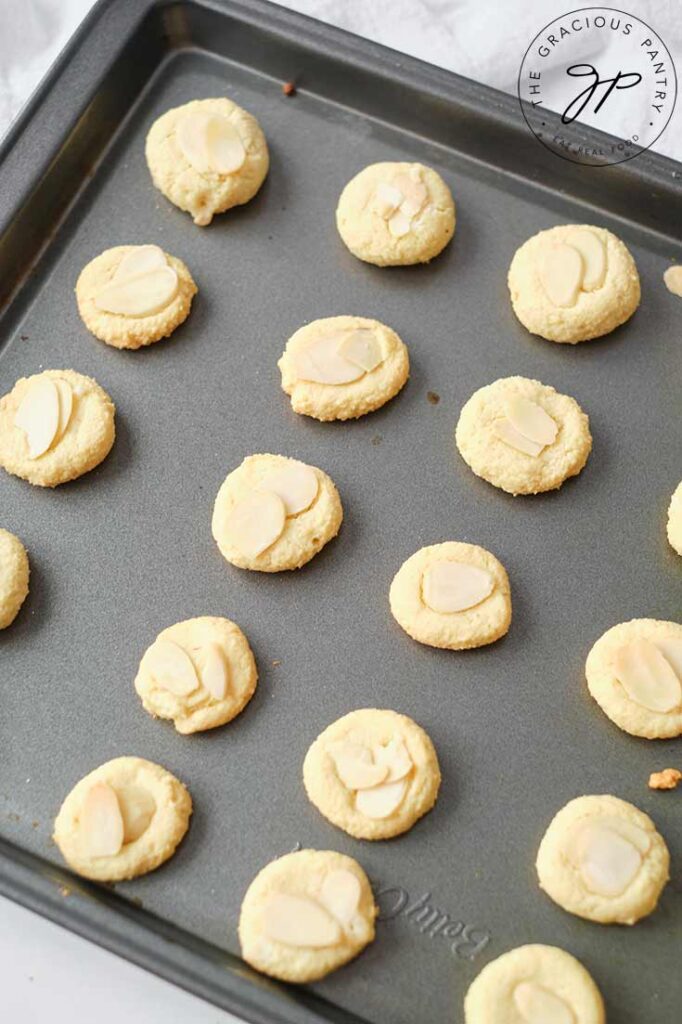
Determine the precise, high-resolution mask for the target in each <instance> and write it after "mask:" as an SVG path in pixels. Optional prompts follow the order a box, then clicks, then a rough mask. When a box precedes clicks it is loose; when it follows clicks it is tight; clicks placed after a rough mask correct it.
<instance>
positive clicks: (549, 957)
mask: <svg viewBox="0 0 682 1024" xmlns="http://www.w3.org/2000/svg"><path fill="white" fill-rule="evenodd" d="M464 1020H465V1024H604V1021H605V1020H606V1016H605V1011H604V1001H603V1000H602V997H601V994H600V992H599V989H598V988H597V986H596V985H595V983H594V981H593V980H592V978H591V976H590V975H589V974H588V972H587V971H586V970H585V968H584V967H583V965H582V964H581V963H580V961H579V960H576V958H575V957H574V956H571V954H570V953H566V952H565V951H564V950H563V949H557V947H556V946H541V945H532V946H518V947H517V948H516V949H510V950H509V952H508V953H503V954H502V956H498V957H497V959H496V960H492V961H491V962H490V963H489V964H487V965H486V966H485V967H484V968H483V970H482V971H481V973H480V974H479V975H478V977H476V978H475V979H474V981H473V982H472V984H471V985H470V987H469V991H468V992H467V994H466V998H465V1000H464Z"/></svg>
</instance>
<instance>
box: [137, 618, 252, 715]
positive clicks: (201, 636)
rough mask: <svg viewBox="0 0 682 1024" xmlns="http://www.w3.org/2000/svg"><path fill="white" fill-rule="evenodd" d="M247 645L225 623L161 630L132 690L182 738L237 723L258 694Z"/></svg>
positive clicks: (197, 622) (190, 622) (199, 621)
mask: <svg viewBox="0 0 682 1024" xmlns="http://www.w3.org/2000/svg"><path fill="white" fill-rule="evenodd" d="M257 681H258V672H257V670H256V662H255V659H254V657H253V654H252V653H251V648H250V647H249V643H248V640H247V639H246V637H245V636H244V634H243V633H242V631H241V629H240V628H239V626H237V625H235V623H234V622H230V620H229V619H222V618H217V617H215V616H208V615H204V616H201V617H200V618H196V619H187V620H185V621H184V622H177V623H176V624H175V625H174V626H169V627H168V628H167V629H164V630H162V631H161V632H160V633H159V635H158V637H157V638H156V640H155V641H154V643H153V644H152V645H151V647H148V648H147V650H146V651H145V653H144V655H143V657H142V661H141V662H140V667H139V669H138V672H137V677H136V679H135V689H136V690H137V693H138V695H139V696H140V697H141V698H142V704H143V705H144V708H145V711H148V712H149V714H150V715H153V716H154V717H158V718H170V719H172V721H173V724H174V725H175V728H176V729H177V731H178V732H179V733H183V734H184V735H186V734H188V733H192V732H201V731H202V730H203V729H215V728H216V726H219V725H224V724H225V723H226V722H230V721H231V720H232V719H233V718H235V717H236V716H237V715H238V714H239V712H240V711H242V710H243V709H244V708H245V707H246V705H247V704H248V703H249V701H250V700H251V698H252V697H253V694H254V692H255V690H256V683H257Z"/></svg>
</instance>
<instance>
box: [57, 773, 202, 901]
mask: <svg viewBox="0 0 682 1024" xmlns="http://www.w3.org/2000/svg"><path fill="white" fill-rule="evenodd" d="M191 813H192V799H191V797H190V795H189V793H188V791H187V789H186V788H185V786H184V785H183V784H182V782H180V781H179V780H178V779H176V778H175V776H174V775H171V773H170V772H169V771H166V769H165V768H162V767H161V766H160V765H158V764H154V763H153V762H152V761H145V760H144V759H143V758H141V757H117V758H115V759H114V760H113V761H107V762H106V764H103V765H100V767H99V768H95V770H94V771H92V772H90V773H89V774H88V775H86V776H85V778H83V779H81V780H80V782H77V783H76V785H75V786H74V787H73V789H72V790H71V792H70V793H69V795H68V796H67V797H66V799H65V800H64V803H63V804H62V806H61V808H60V810H59V814H58V815H57V818H56V820H55V823H54V837H53V838H54V841H55V843H56V844H57V846H58V847H59V849H60V851H61V854H62V856H63V857H64V860H65V861H66V862H67V864H68V865H69V867H71V868H73V870H74V871H76V872H78V874H79V875H83V876H84V877H85V878H94V879H95V880H96V881H98V882H120V881H123V880H124V879H127V878H136V877H137V876H138V875H145V874H146V873H147V872H148V871H153V870H154V868H158V867H159V865H160V864H163V863H164V861H167V860H168V859H169V857H172V856H173V854H174V853H175V850H176V847H177V846H178V844H179V843H180V841H181V839H182V838H183V836H184V835H185V833H186V831H187V829H188V827H189V819H190V815H191Z"/></svg>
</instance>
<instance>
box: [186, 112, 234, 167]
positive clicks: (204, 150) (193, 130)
mask: <svg viewBox="0 0 682 1024" xmlns="http://www.w3.org/2000/svg"><path fill="white" fill-rule="evenodd" d="M175 138H176V141H177V144H178V146H179V147H180V150H181V152H182V153H183V155H184V156H185V158H186V159H187V160H188V161H189V163H190V164H191V165H192V167H193V168H194V169H195V171H198V172H199V174H208V173H211V172H214V173H216V174H233V173H234V172H235V171H238V170H239V168H240V167H242V166H243V164H244V161H245V160H246V150H245V148H244V144H243V142H242V140H241V136H240V135H239V132H238V131H237V129H236V128H235V126H234V125H233V124H232V122H231V121H230V120H229V119H228V118H226V117H223V116H222V115H221V114H214V113H208V112H206V111H202V110H194V111H190V113H188V114H186V115H185V116H184V117H183V118H182V119H181V120H180V121H179V122H178V125H177V127H176V129H175Z"/></svg>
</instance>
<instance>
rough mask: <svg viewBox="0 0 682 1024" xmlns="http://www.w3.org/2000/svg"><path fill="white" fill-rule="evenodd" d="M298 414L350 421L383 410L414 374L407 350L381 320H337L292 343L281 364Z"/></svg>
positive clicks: (316, 325) (300, 333)
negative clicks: (382, 407) (383, 406)
mask: <svg viewBox="0 0 682 1024" xmlns="http://www.w3.org/2000/svg"><path fill="white" fill-rule="evenodd" d="M277 365H278V366H279V368H280V370H281V372H282V389H283V390H284V391H286V393H287V394H288V395H291V407H292V409H293V410H294V412H298V413H302V414H303V415H304V416H312V417H313V418H314V419H316V420H350V419H356V418H357V417H358V416H364V415H365V413H368V412H374V410H375V409H380V408H381V406H382V405H385V404H386V402H388V401H389V400H390V399H391V398H393V397H394V396H395V395H397V394H398V392H399V391H400V389H401V388H402V387H403V385H404V384H405V383H406V381H407V378H408V377H409V375H410V359H409V356H408V353H407V347H406V346H405V345H404V344H403V342H402V341H401V340H400V338H399V337H398V335H397V334H396V333H395V331H392V330H391V328H390V327H386V325H385V324H381V323H379V321H378V320H367V319H366V318H365V317H360V316H331V317H327V318H326V319H324V320H313V322H312V323H310V324H306V326H305V327H300V328H299V329H298V330H297V331H296V333H295V334H292V336H291V337H290V338H289V341H288V342H287V347H286V348H285V350H284V354H283V355H282V358H281V359H280V361H279V363H278V364H277Z"/></svg>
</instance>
